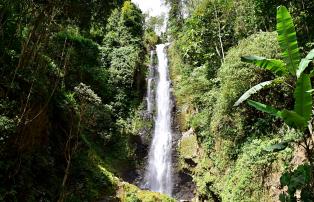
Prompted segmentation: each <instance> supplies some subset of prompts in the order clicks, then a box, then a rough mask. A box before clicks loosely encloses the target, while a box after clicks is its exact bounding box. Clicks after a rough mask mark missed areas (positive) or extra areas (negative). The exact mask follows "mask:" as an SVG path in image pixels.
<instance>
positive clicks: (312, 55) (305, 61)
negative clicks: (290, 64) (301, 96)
mask: <svg viewBox="0 0 314 202" xmlns="http://www.w3.org/2000/svg"><path fill="white" fill-rule="evenodd" d="M313 58H314V49H312V50H311V51H310V52H309V53H308V54H307V56H306V57H305V58H304V59H302V60H301V62H300V64H299V67H298V70H297V78H299V77H300V76H301V74H302V73H303V71H304V70H305V69H306V68H307V67H308V66H309V64H310V63H311V62H312V60H313Z"/></svg>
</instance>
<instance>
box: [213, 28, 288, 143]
mask: <svg viewBox="0 0 314 202" xmlns="http://www.w3.org/2000/svg"><path fill="white" fill-rule="evenodd" d="M278 53H279V45H278V43H277V39H276V33H267V32H265V33H259V34H255V35H252V36H250V37H249V38H247V39H245V40H242V41H240V43H239V45H238V46H236V47H234V48H231V49H230V51H229V52H228V54H227V56H226V58H225V62H224V63H223V65H222V67H221V69H220V70H219V72H218V79H219V81H220V88H219V89H218V97H217V102H216V105H215V107H214V108H215V112H214V114H213V117H212V121H211V131H212V133H214V134H215V135H221V136H224V137H229V138H232V139H241V138H243V137H244V136H246V135H247V133H248V132H249V133H259V131H257V128H256V127H255V128H254V127H253V126H254V124H260V123H261V122H262V119H264V120H265V119H267V120H268V121H267V123H266V122H264V123H265V124H266V125H267V124H269V123H270V122H269V121H273V120H274V119H272V118H269V117H267V115H264V114H262V113H259V112H255V111H254V110H252V109H251V108H248V107H246V106H243V107H242V108H240V109H239V108H234V107H233V104H234V102H235V101H236V100H237V99H238V98H239V97H240V96H241V95H242V93H243V92H244V91H245V90H246V89H248V88H250V87H251V86H253V85H255V84H257V83H259V82H261V81H265V80H270V79H271V78H272V75H271V74H270V72H268V71H266V70H263V69H261V68H258V67H255V66H254V65H250V64H245V63H243V62H241V56H243V55H261V56H264V57H267V58H278ZM274 90H276V91H277V90H278V89H274ZM265 91H267V90H265ZM264 93H265V92H264ZM276 95H277V94H276ZM279 95H281V93H279ZM259 96H260V98H259V99H258V100H260V99H262V100H266V102H269V100H276V99H273V98H271V97H270V96H268V97H265V96H264V94H263V93H261V94H260V95H259ZM279 104H280V103H278V105H279ZM283 104H285V103H283ZM266 125H264V126H261V124H260V125H259V126H260V127H258V130H261V128H262V127H264V129H266V128H267V129H269V128H268V127H267V126H266ZM275 128H277V127H275Z"/></svg>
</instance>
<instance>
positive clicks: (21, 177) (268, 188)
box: [0, 0, 314, 202]
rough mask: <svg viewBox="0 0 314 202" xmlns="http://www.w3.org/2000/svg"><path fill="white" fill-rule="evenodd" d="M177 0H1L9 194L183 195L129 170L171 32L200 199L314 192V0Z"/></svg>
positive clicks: (2, 154) (184, 153) (0, 186)
mask: <svg viewBox="0 0 314 202" xmlns="http://www.w3.org/2000/svg"><path fill="white" fill-rule="evenodd" d="M165 3H166V4H167V5H168V6H169V18H168V19H167V21H168V22H167V30H166V32H165V33H162V37H159V36H158V35H157V34H156V30H158V28H159V27H160V26H161V24H162V20H163V19H165V18H164V17H163V16H162V17H160V18H149V17H148V16H147V15H146V14H144V13H143V12H142V11H141V10H140V9H139V8H138V7H137V5H135V4H133V3H132V2H131V1H129V0H106V1H102V0H82V1H75V0H54V1H38V0H19V1H12V0H2V1H1V2H0V73H1V74H0V182H1V183H0V201H8V202H9V201H31V202H32V201H59V202H62V201H101V200H103V201H127V202H137V201H174V199H172V198H170V197H168V196H165V195H162V194H158V193H152V192H149V191H147V190H140V189H139V188H138V187H136V186H135V185H132V184H129V183H127V182H125V181H128V178H129V177H130V176H128V173H130V172H131V171H132V170H135V169H136V168H138V167H139V166H142V164H143V159H144V158H143V156H144V155H145V154H142V153H141V152H143V151H142V150H138V142H139V139H140V137H139V134H140V133H141V131H142V130H143V128H146V129H147V128H148V129H149V128H152V125H151V124H152V123H150V122H149V121H147V119H145V118H144V117H143V113H142V112H143V111H144V110H145V102H144V97H145V92H146V80H145V78H146V75H147V69H148V68H147V67H148V65H149V51H150V50H151V49H154V47H155V45H156V44H158V43H163V42H170V46H169V48H168V50H167V51H168V55H169V66H170V72H171V79H172V81H173V84H172V85H173V93H174V96H175V101H176V113H175V115H176V119H177V122H178V123H179V126H180V131H181V132H182V133H184V132H186V131H192V133H191V134H190V135H189V136H188V137H184V138H182V139H181V140H180V144H179V145H178V148H177V150H178V152H179V157H178V158H179V164H180V165H179V166H178V169H181V170H182V172H185V173H188V174H189V175H190V176H192V178H193V182H194V183H195V184H196V189H195V190H193V191H194V193H195V200H196V199H198V200H199V201H205V200H207V201H215V202H216V201H226V202H229V201H278V200H280V201H284V202H293V201H298V200H299V201H313V200H314V193H313V190H314V163H313V159H314V151H313V149H314V145H313V144H314V135H313V127H312V124H313V95H312V94H313V89H312V88H313V87H312V86H313V75H314V73H313V62H312V60H313V58H314V52H313V48H314V43H313V42H314V21H313V19H314V4H313V2H312V1H311V0H165ZM186 159H189V160H191V161H192V162H193V166H191V164H188V163H187V162H186V161H185V160H186Z"/></svg>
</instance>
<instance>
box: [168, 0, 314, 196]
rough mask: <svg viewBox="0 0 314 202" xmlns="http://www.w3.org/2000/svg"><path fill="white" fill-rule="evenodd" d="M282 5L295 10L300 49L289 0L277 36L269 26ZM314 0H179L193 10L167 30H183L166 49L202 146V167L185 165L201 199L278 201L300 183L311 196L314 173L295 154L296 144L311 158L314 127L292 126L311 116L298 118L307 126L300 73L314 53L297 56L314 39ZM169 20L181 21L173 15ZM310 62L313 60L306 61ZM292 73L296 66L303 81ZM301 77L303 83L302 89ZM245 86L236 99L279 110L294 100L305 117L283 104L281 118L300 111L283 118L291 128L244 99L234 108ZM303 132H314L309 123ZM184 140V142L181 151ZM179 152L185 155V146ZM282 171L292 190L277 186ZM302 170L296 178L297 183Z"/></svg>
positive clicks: (184, 119)
mask: <svg viewBox="0 0 314 202" xmlns="http://www.w3.org/2000/svg"><path fill="white" fill-rule="evenodd" d="M174 2H175V1H174ZM280 5H286V6H287V7H288V9H289V11H290V12H291V15H292V17H293V18H294V22H295V26H296V30H297V36H298V37H299V45H300V52H299V49H298V46H297V42H296V35H295V32H294V27H293V24H291V20H290V21H289V13H288V12H287V11H286V10H282V8H284V7H281V9H279V11H280V12H279V16H280V15H281V17H279V18H278V19H277V21H278V30H279V32H278V35H277V33H274V32H270V31H273V30H275V28H276V8H277V6H280ZM311 5H312V4H311V3H310V2H307V1H264V0H263V1H254V0H240V1H214V0H201V1H198V4H193V3H192V4H189V3H186V4H184V2H183V5H181V6H183V7H187V8H188V11H189V12H188V15H187V17H186V18H185V19H183V20H182V22H181V24H180V25H179V26H177V28H170V29H169V33H170V34H172V30H176V29H179V30H177V32H176V33H175V34H172V40H173V41H172V45H171V47H170V49H169V54H170V63H171V72H172V79H173V81H174V87H175V95H176V102H177V105H178V106H177V107H178V119H179V122H180V125H181V131H182V132H185V131H193V135H194V136H196V137H197V142H198V143H197V144H198V147H199V148H198V151H199V152H198V154H197V155H198V156H197V155H196V156H197V157H195V156H194V157H193V158H192V159H193V161H194V162H195V163H196V164H197V166H196V167H191V166H190V167H189V165H182V166H181V168H182V169H185V170H187V169H188V170H189V172H191V174H192V175H193V178H194V181H195V182H196V185H197V192H198V198H200V199H201V200H205V199H208V198H210V199H211V200H213V201H276V200H278V199H279V194H280V193H281V192H282V194H281V195H280V198H281V200H283V199H285V201H293V200H294V199H295V198H293V197H294V196H293V194H295V193H296V190H299V191H302V190H304V191H303V192H304V195H306V196H304V197H303V196H302V199H303V200H304V201H307V200H308V199H310V196H311V194H312V193H311V192H309V191H306V190H309V189H311V188H309V187H311V186H312V179H313V178H312V177H311V175H312V174H308V173H307V172H305V171H304V172H303V171H301V168H300V172H299V171H298V170H296V171H293V169H294V168H295V167H297V166H298V163H297V164H296V165H295V164H294V163H290V161H291V160H292V159H294V156H295V155H297V154H296V153H297V151H299V149H298V148H299V147H305V148H306V149H305V151H303V152H304V153H303V155H305V156H306V158H307V161H309V162H311V158H312V157H311V155H313V153H312V149H310V148H312V143H311V141H310V140H311V139H310V138H311V135H305V136H303V135H302V133H301V132H300V131H297V130H294V129H291V128H296V129H298V127H294V126H295V125H296V124H297V123H298V122H300V120H303V118H305V117H306V119H304V120H305V121H301V122H302V127H303V129H304V130H305V129H306V128H304V126H305V124H304V123H305V122H307V121H308V120H309V118H310V117H312V115H311V114H312V112H311V105H309V104H308V103H311V102H312V96H311V95H310V93H311V92H312V90H311V83H312V81H310V79H309V77H308V76H305V77H306V78H304V76H302V73H301V72H303V71H304V70H305V74H308V73H309V71H310V70H311V68H310V67H312V65H311V60H312V52H310V53H309V54H308V56H307V57H306V58H304V59H303V60H302V61H301V59H300V56H299V55H298V54H299V53H300V55H304V53H305V50H308V49H309V48H310V47H311V42H312V41H311V38H312V37H313V34H312V33H311V32H308V30H309V29H312V28H313V26H311V23H312V22H310V20H309V19H310V18H311V16H313V15H314V12H313V10H312V6H311ZM172 9H175V10H176V12H177V13H180V12H181V11H182V10H181V11H180V8H178V7H175V6H174V7H172ZM300 13H302V14H300ZM301 16H302V17H301ZM171 18H176V20H180V19H181V17H180V16H179V17H178V16H170V21H171V20H172V21H173V20H174V19H171ZM300 18H302V20H301V19H300ZM170 26H175V25H172V24H171V23H170ZM178 31H179V33H178ZM260 31H264V32H260ZM293 32H294V35H293V34H292V33H293ZM277 37H278V38H279V43H278V42H277ZM287 39H288V40H287ZM281 52H283V55H281V54H280V53H281ZM248 55H259V56H258V57H257V56H248ZM291 56H293V57H291ZM241 58H242V59H241ZM267 58H275V59H267ZM300 61H301V63H300V65H299V62H300ZM245 62H249V63H251V64H248V63H245ZM286 64H287V66H288V67H289V68H288V69H287V68H286ZM255 65H257V66H259V67H256V66H255ZM307 65H310V67H309V68H308V69H307V70H306V66H307ZM260 67H262V68H260ZM297 69H298V71H297ZM290 70H291V71H290ZM288 72H291V75H297V77H298V78H299V79H298V81H296V80H295V79H294V78H292V77H291V76H290V74H288ZM292 72H293V73H292ZM283 76H284V77H283ZM261 82H262V83H261ZM295 85H296V86H299V87H297V88H296V91H294V89H293V86H295ZM291 87H292V88H291ZM247 89H250V90H249V91H248V92H247V93H245V94H244V95H243V96H242V97H241V98H240V100H238V102H237V103H236V105H239V104H240V103H242V102H243V101H244V100H246V99H248V97H250V96H251V98H252V99H254V100H259V101H262V102H264V103H267V104H270V103H271V104H272V106H273V107H270V106H268V105H259V106H256V103H253V102H252V101H249V104H251V105H255V107H257V108H258V109H260V110H261V109H262V108H263V110H262V111H268V112H272V113H271V114H276V112H277V111H276V110H275V109H283V108H286V109H291V108H293V106H294V105H295V104H294V102H296V103H297V104H296V105H295V109H297V110H298V111H299V112H300V113H301V114H300V117H299V116H295V114H291V113H289V114H288V113H287V114H286V115H285V117H286V119H285V121H286V120H287V119H289V120H291V117H292V116H295V117H296V118H295V119H294V121H295V122H293V123H292V121H287V125H289V126H291V128H289V127H288V126H287V125H285V124H284V122H283V121H281V120H279V119H277V118H275V117H272V116H271V115H268V114H265V113H263V112H259V111H255V110H254V109H253V108H251V107H250V106H249V105H247V104H241V105H240V107H234V106H233V105H234V103H235V102H236V101H237V99H238V98H239V97H240V96H241V95H242V94H243V93H244V92H245V90H247ZM257 92H258V93H257ZM306 106H308V107H306ZM305 108H306V114H304V113H303V112H305V111H304V110H305ZM299 112H298V113H299ZM309 112H310V113H309ZM298 117H299V118H298ZM298 120H299V121H298ZM305 132H306V133H307V134H310V133H309V131H308V130H307V129H306V130H305ZM186 141H189V139H186ZM288 142H290V143H291V144H288ZM295 143H298V144H295ZM191 144H193V145H195V143H191ZM182 145H183V146H184V145H187V143H186V142H185V143H184V144H183V143H182ZM182 145H181V146H180V147H179V150H180V151H185V149H184V148H182ZM298 145H299V146H298ZM300 145H302V146H300ZM184 147H186V148H188V147H187V146H184ZM181 153H182V154H181V155H182V158H185V157H184V155H185V153H184V152H181ZM187 158H190V157H187ZM307 169H313V168H311V167H307ZM285 171H287V173H288V174H286V176H289V177H290V178H289V179H292V180H290V181H289V180H286V181H284V183H281V186H282V188H284V187H285V186H288V187H291V188H289V190H290V191H289V193H287V192H285V191H284V189H279V188H275V187H274V184H276V183H277V184H279V183H280V182H279V177H278V176H280V175H281V174H282V173H284V172H285ZM312 171H313V170H312ZM312 171H309V173H312ZM302 172H303V174H304V176H302V175H301V174H300V173H302ZM298 177H300V179H299V180H300V183H299V184H298V183H294V182H292V181H293V180H298V179H297V178H298ZM304 177H305V178H304ZM286 178H288V177H286ZM302 179H304V180H303V181H302ZM289 194H290V195H289ZM289 197H290V198H289ZM299 198H300V197H299Z"/></svg>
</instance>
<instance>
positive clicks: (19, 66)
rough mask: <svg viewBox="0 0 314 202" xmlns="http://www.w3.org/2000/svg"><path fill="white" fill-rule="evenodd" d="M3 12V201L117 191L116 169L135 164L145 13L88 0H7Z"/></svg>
mask: <svg viewBox="0 0 314 202" xmlns="http://www.w3.org/2000/svg"><path fill="white" fill-rule="evenodd" d="M0 13H1V17H0V27H1V33H0V38H1V42H0V43H1V44H0V53H1V54H0V55H1V56H0V63H1V68H0V71H1V78H0V145H1V147H0V156H1V157H0V173H1V174H0V181H1V185H0V201H94V200H97V199H102V198H105V200H107V199H106V197H114V196H115V195H116V189H118V187H119V183H120V182H119V180H117V179H115V177H114V176H113V174H112V173H114V174H115V175H118V176H120V177H123V175H124V173H125V172H126V171H127V170H128V169H131V168H132V167H134V166H135V164H136V162H135V161H134V159H135V156H134V152H135V149H136V148H135V147H134V145H133V144H134V142H132V141H133V139H134V138H133V137H134V135H136V134H135V133H136V132H137V131H136V130H137V129H136V128H132V127H131V125H132V124H133V123H132V122H133V119H136V116H137V115H136V114H137V113H138V112H136V111H137V109H138V108H139V106H140V103H141V102H142V97H143V94H144V92H145V89H144V87H145V75H146V67H145V61H146V56H145V55H146V53H147V52H146V48H145V44H144V16H143V14H142V12H141V11H140V10H139V8H137V7H136V6H135V5H134V4H133V3H131V2H130V1H123V0H122V1H120V0H112V1H89V0H87V1H80V2H78V1H51V2H49V3H43V2H41V1H2V2H1V3H0ZM153 43H156V42H155V41H154V42H153ZM146 45H148V44H146ZM123 165H125V166H123ZM112 200H114V198H113V199H112Z"/></svg>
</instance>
